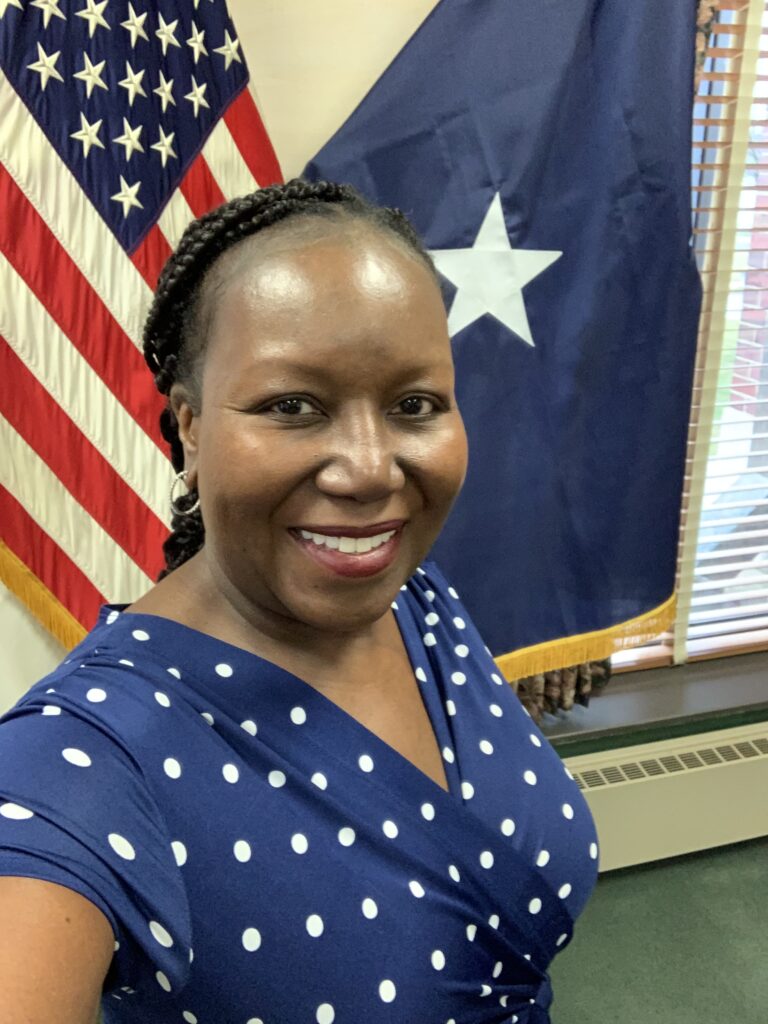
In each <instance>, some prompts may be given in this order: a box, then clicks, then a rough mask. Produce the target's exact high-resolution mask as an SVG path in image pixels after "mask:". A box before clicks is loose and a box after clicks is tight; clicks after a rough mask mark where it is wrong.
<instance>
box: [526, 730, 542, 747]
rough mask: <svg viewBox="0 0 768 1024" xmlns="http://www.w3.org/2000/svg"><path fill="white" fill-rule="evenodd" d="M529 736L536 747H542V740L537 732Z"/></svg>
mask: <svg viewBox="0 0 768 1024" xmlns="http://www.w3.org/2000/svg"><path fill="white" fill-rule="evenodd" d="M528 738H529V739H530V741H531V743H532V744H533V745H534V747H540V746H541V740H540V739H539V737H538V736H537V735H536V733H535V732H532V733H531V734H530V735H529V737H528Z"/></svg>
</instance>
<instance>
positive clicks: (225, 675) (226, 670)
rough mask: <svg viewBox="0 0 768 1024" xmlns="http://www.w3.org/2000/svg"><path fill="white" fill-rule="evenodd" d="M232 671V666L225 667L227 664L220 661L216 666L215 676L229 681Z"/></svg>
mask: <svg viewBox="0 0 768 1024" xmlns="http://www.w3.org/2000/svg"><path fill="white" fill-rule="evenodd" d="M233 671H234V669H233V668H232V666H231V665H227V663H226V662H224V661H222V662H221V663H220V664H219V665H217V666H216V675H217V676H221V678H222V679H229V677H230V676H231V675H232V673H233Z"/></svg>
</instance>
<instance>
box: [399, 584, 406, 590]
mask: <svg viewBox="0 0 768 1024" xmlns="http://www.w3.org/2000/svg"><path fill="white" fill-rule="evenodd" d="M400 589H401V590H407V589H408V586H407V584H405V583H404V584H403V585H402V587H400Z"/></svg>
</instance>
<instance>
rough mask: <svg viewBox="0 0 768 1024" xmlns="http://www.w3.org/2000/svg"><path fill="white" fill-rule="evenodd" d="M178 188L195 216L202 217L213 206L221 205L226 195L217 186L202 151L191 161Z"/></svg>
mask: <svg viewBox="0 0 768 1024" xmlns="http://www.w3.org/2000/svg"><path fill="white" fill-rule="evenodd" d="M179 188H180V189H181V192H182V195H183V196H184V198H185V199H186V200H187V202H188V203H189V206H190V209H191V210H192V213H194V215H195V216H196V217H202V216H203V214H204V213H208V211H209V210H212V209H213V208H214V207H215V206H221V204H222V203H224V202H226V196H225V195H224V193H223V192H222V191H221V189H220V188H219V186H218V183H217V182H216V179H215V178H214V176H213V174H212V173H211V169H210V167H209V166H208V163H207V162H206V159H205V157H204V156H203V154H202V153H200V154H199V156H197V157H195V159H194V160H193V161H192V163H191V165H190V167H189V170H188V171H187V173H186V174H185V175H184V177H183V178H182V180H181V184H180V185H179Z"/></svg>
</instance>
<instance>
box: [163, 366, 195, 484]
mask: <svg viewBox="0 0 768 1024" xmlns="http://www.w3.org/2000/svg"><path fill="white" fill-rule="evenodd" d="M168 400H169V402H170V405H171V411H172V412H173V415H174V416H175V417H176V422H177V423H178V425H179V440H180V441H181V444H182V447H183V448H184V469H185V470H186V471H187V473H188V476H187V487H188V488H189V489H190V490H194V489H195V487H196V486H197V485H196V477H197V431H198V423H199V418H198V415H197V413H196V412H195V410H194V407H193V404H192V401H191V398H190V395H189V391H188V390H187V388H186V387H184V385H183V384H174V385H173V387H172V388H171V391H170V394H169V395H168Z"/></svg>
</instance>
